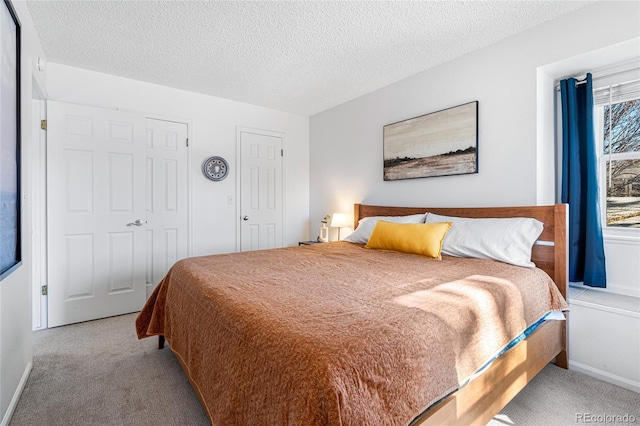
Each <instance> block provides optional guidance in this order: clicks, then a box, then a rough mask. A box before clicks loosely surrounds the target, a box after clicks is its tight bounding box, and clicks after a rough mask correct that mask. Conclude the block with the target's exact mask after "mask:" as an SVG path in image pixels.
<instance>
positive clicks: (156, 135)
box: [145, 118, 188, 297]
mask: <svg viewBox="0 0 640 426" xmlns="http://www.w3.org/2000/svg"><path fill="white" fill-rule="evenodd" d="M187 131H188V129H187V125H186V124H185V123H176V122H173V121H166V120H156V119H151V118H147V120H146V166H145V171H146V185H147V188H146V194H145V197H146V198H145V209H146V219H147V223H146V226H145V238H146V287H147V292H146V293H147V297H149V295H151V292H153V290H154V288H155V287H156V285H157V284H158V283H159V282H160V280H161V279H162V277H164V275H165V274H166V273H167V271H169V269H170V268H171V266H173V264H174V263H175V262H176V261H178V260H180V259H183V258H185V257H187V255H188V250H187V247H188V235H187V234H188V209H187V206H188V201H187V193H188V181H187V175H188V170H187V163H188V152H187V151H188V146H187Z"/></svg>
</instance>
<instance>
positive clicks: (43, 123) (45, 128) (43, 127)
mask: <svg viewBox="0 0 640 426" xmlns="http://www.w3.org/2000/svg"><path fill="white" fill-rule="evenodd" d="M40 128H41V129H42V130H47V120H40Z"/></svg>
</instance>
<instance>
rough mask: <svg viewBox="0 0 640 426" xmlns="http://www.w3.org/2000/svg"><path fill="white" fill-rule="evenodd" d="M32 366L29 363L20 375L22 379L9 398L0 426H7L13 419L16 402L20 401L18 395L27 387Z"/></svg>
mask: <svg viewBox="0 0 640 426" xmlns="http://www.w3.org/2000/svg"><path fill="white" fill-rule="evenodd" d="M32 366H33V364H32V362H31V361H29V363H28V364H27V366H26V368H25V369H24V373H22V378H21V379H20V383H18V388H17V389H16V391H15V392H14V394H13V398H11V403H10V404H9V406H8V407H7V412H6V413H4V417H3V418H2V423H0V426H9V422H10V421H11V417H13V412H14V411H15V410H16V406H17V405H18V401H19V400H20V395H22V391H23V390H24V387H25V386H26V385H27V379H28V378H29V374H31V367H32Z"/></svg>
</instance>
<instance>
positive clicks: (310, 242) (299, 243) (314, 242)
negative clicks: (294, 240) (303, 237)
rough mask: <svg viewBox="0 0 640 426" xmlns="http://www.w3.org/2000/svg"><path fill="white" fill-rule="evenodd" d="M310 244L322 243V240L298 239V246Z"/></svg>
mask: <svg viewBox="0 0 640 426" xmlns="http://www.w3.org/2000/svg"><path fill="white" fill-rule="evenodd" d="M312 244H322V241H299V242H298V245H299V246H310V245H312Z"/></svg>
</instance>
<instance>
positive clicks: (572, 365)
mask: <svg viewBox="0 0 640 426" xmlns="http://www.w3.org/2000/svg"><path fill="white" fill-rule="evenodd" d="M569 370H573V371H577V372H579V373H583V374H586V375H588V376H592V377H595V378H596V379H599V380H602V381H604V382H607V383H611V384H613V385H616V386H620V387H621V388H625V389H629V390H632V391H634V392H638V393H640V383H639V382H636V381H634V380H629V379H626V378H624V377H620V376H616V375H615V374H611V373H607V372H606V371H602V370H598V369H597V368H593V367H591V366H589V365H585V364H581V363H579V362H576V361H571V360H569Z"/></svg>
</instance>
